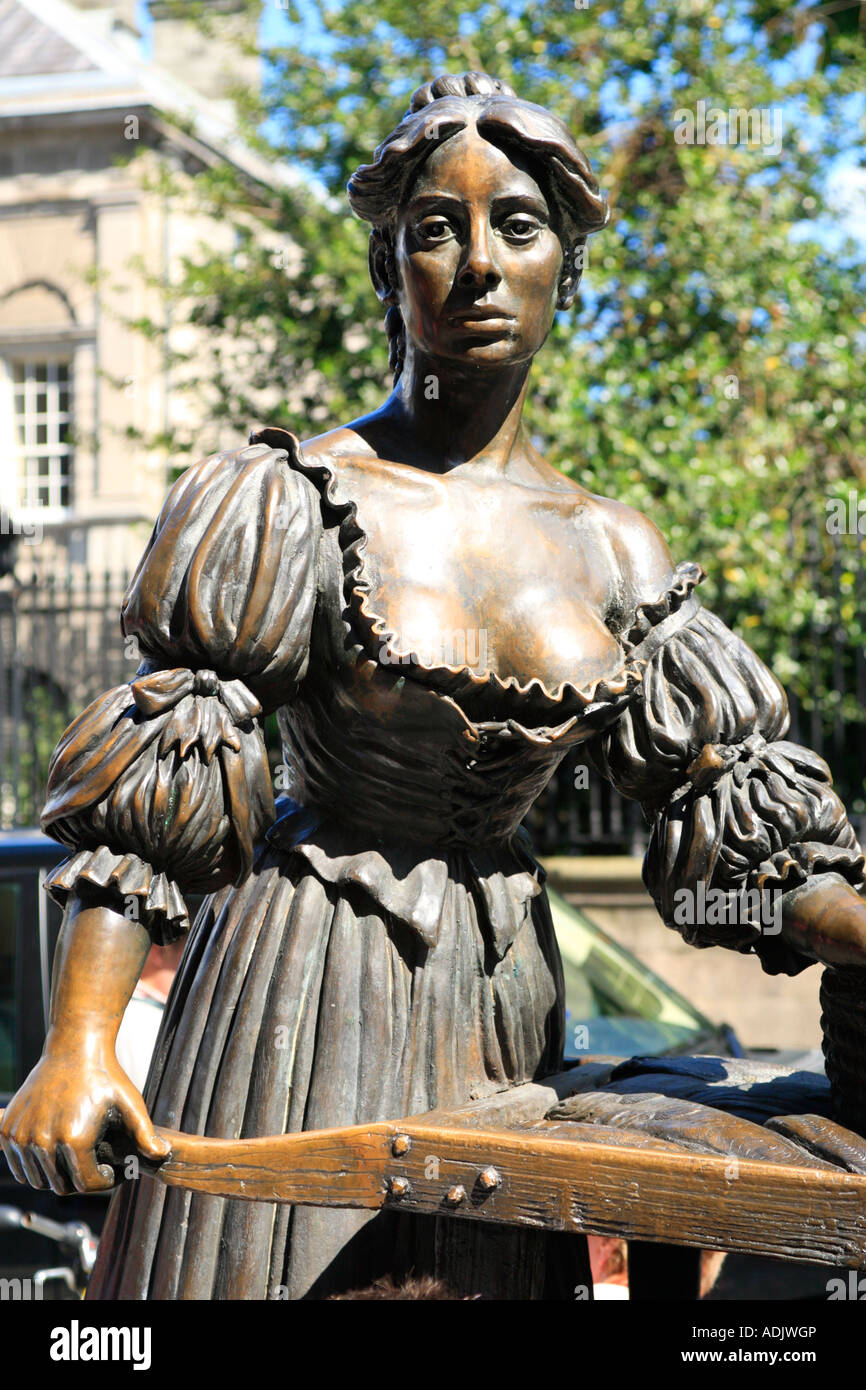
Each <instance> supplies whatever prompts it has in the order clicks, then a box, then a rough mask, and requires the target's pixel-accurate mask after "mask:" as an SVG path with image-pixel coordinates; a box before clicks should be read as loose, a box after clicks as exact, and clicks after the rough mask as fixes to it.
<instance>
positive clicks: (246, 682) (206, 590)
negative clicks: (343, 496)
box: [42, 436, 321, 942]
mask: <svg viewBox="0 0 866 1390" xmlns="http://www.w3.org/2000/svg"><path fill="white" fill-rule="evenodd" d="M287 439H289V440H290V447H291V448H295V447H297V446H296V441H295V440H294V438H293V437H292V436H287ZM320 532H321V521H320V512H319V507H318V499H317V495H316V493H315V490H314V488H313V486H312V484H311V483H310V482H309V481H308V480H307V479H306V478H305V477H304V476H303V475H302V474H300V473H298V472H296V471H295V470H294V469H293V468H292V467H291V462H290V458H289V454H288V452H287V451H286V450H285V449H282V450H275V449H271V448H268V447H267V446H266V445H264V444H258V445H254V446H251V447H249V448H246V449H242V450H240V451H238V452H236V453H231V454H215V455H213V456H212V457H210V458H207V459H204V460H203V461H202V462H200V463H197V464H195V465H194V466H193V467H192V468H190V469H188V470H187V471H186V472H185V473H184V474H183V475H182V476H181V477H180V478H179V479H178V481H177V482H176V483H175V485H174V486H173V488H172V489H171V492H170V493H169V496H168V498H167V500H166V503H165V506H164V507H163V509H162V512H161V513H160V516H159V518H158V520H157V523H156V526H155V527H154V530H153V534H152V536H151V539H150V542H149V544H148V546H147V549H146V551H145V553H144V556H143V558H142V560H141V562H140V564H139V566H138V568H137V570H136V572H135V575H134V576H133V579H132V582H131V584H130V587H129V590H128V591H127V594H126V596H125V599H124V603H123V609H122V627H123V632H124V634H125V635H126V637H127V639H128V640H129V639H134V641H135V643H136V644H137V649H138V653H139V654H140V656H141V659H142V660H141V665H140V666H139V669H138V671H137V673H136V676H135V678H134V679H133V680H132V681H131V683H130V684H129V685H122V686H118V687H117V688H115V689H113V690H110V691H108V692H107V693H106V694H105V695H102V696H100V697H99V699H97V700H94V702H93V703H92V704H91V705H90V706H89V707H88V708H87V709H86V710H85V711H84V713H83V714H81V715H80V716H79V718H78V719H76V720H75V722H74V723H73V724H72V725H70V727H69V728H68V729H67V731H66V733H65V734H64V735H63V737H62V738H61V740H60V743H59V744H58V746H57V748H56V750H55V752H54V755H53V757H52V760H51V765H50V768H49V776H48V795H47V801H46V805H45V809H44V812H43V816H42V825H43V828H44V829H45V831H46V832H47V833H48V834H49V835H52V836H53V837H54V838H55V839H57V840H59V841H60V842H61V843H62V844H64V845H66V846H68V847H69V848H70V849H71V850H72V851H73V853H72V855H71V857H70V858H69V859H67V860H66V861H65V863H64V864H62V865H61V866H60V867H59V869H58V870H57V871H55V873H54V874H53V875H52V877H51V879H50V880H49V883H48V885H47V886H48V889H49V892H51V893H52V895H53V896H54V897H55V899H56V900H57V901H59V902H60V903H61V904H63V903H65V901H66V899H67V898H68V896H69V895H70V894H71V893H73V892H75V893H78V894H79V896H88V897H90V898H93V897H95V898H96V899H97V900H98V901H103V902H106V903H110V904H111V905H112V906H114V907H116V908H118V910H121V911H124V912H125V914H126V915H127V916H129V917H134V918H135V919H136V920H140V921H142V922H143V923H144V924H145V925H146V926H147V928H148V930H150V932H151V934H152V935H153V937H154V939H155V940H156V941H159V942H166V941H169V940H172V939H173V938H174V937H176V936H177V935H178V934H179V933H180V932H182V931H184V930H185V929H186V928H187V927H188V925H189V921H188V917H187V912H186V906H185V903H184V899H183V893H184V891H186V892H199V893H202V892H213V891H215V890H216V889H218V888H220V887H223V886H225V885H226V884H229V883H238V882H240V881H242V880H243V878H244V877H245V876H246V875H247V874H248V873H249V870H250V868H251V865H252V859H253V852H254V848H255V845H256V843H257V842H258V841H259V840H260V839H261V838H262V836H263V835H264V832H265V831H266V830H267V828H268V827H269V825H270V824H271V823H272V821H273V819H274V800H273V788H272V785H271V779H270V773H269V768H268V760H267V754H266V750H265V745H264V739H263V736H262V728H261V716H262V715H263V714H264V713H267V712H268V711H270V710H272V709H274V708H276V707H277V706H279V705H280V704H284V703H286V702H288V701H290V700H291V698H292V697H293V695H294V693H295V691H296V689H297V685H298V683H299V682H300V681H301V680H302V679H303V677H304V674H305V672H306V667H307V662H308V658H309V645H310V629H311V624H312V617H313V611H314V607H315V601H316V593H317V584H316V556H317V547H318V540H319V535H320Z"/></svg>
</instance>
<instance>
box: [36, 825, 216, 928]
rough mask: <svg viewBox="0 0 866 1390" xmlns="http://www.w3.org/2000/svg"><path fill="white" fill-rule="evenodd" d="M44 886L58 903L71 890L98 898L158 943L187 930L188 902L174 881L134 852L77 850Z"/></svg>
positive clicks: (64, 904) (87, 896)
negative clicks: (144, 930) (135, 923)
mask: <svg viewBox="0 0 866 1390" xmlns="http://www.w3.org/2000/svg"><path fill="white" fill-rule="evenodd" d="M45 888H46V891H47V892H48V893H50V894H51V897H52V898H53V899H54V901H55V902H56V903H58V904H59V905H60V907H65V906H66V903H67V901H68V899H69V897H70V895H72V894H75V895H77V896H78V897H81V898H89V899H92V898H96V899H97V900H98V901H100V902H102V903H104V905H105V906H106V907H113V908H114V909H115V911H117V912H121V913H122V914H123V916H125V917H128V918H129V920H130V921H134V922H140V923H141V924H142V926H143V927H144V928H145V929H146V930H147V931H148V932H149V933H150V935H151V937H152V938H153V941H154V942H155V944H156V945H158V946H167V945H169V943H170V942H172V941H175V940H177V938H178V937H179V936H182V935H183V934H184V932H186V931H188V930H189V916H188V914H187V910H186V904H185V902H184V900H183V895H182V893H181V891H180V889H179V888H178V886H177V884H176V883H175V882H174V880H173V879H172V878H170V877H169V876H168V874H165V873H160V872H157V870H155V869H154V868H152V866H151V865H150V864H148V863H147V862H146V861H145V860H144V859H140V858H139V857H138V855H137V854H115V852H114V850H112V849H109V847H108V846H107V845H100V846H99V848H98V849H83V850H79V851H78V853H77V854H73V855H71V856H70V858H69V859H65V860H64V861H63V863H62V864H60V865H59V866H58V867H57V868H56V869H55V870H54V872H53V873H52V874H51V875H50V876H49V877H48V878H47V879H46V881H45Z"/></svg>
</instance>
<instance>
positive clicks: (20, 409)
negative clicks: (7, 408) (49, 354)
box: [9, 360, 73, 509]
mask: <svg viewBox="0 0 866 1390" xmlns="http://www.w3.org/2000/svg"><path fill="white" fill-rule="evenodd" d="M9 365H10V368H11V376H12V392H13V418H14V429H15V455H16V463H17V469H16V472H17V494H18V495H17V498H16V502H17V505H18V506H19V507H22V508H23V507H26V508H33V507H50V508H52V509H54V508H66V507H69V506H70V505H71V502H72V496H71V489H72V461H73V449H72V443H71V434H72V364H71V363H70V362H69V361H65V362H64V361H60V360H54V361H48V362H38V361H32V362H31V361H18V362H15V361H13V362H11V363H10V364H9Z"/></svg>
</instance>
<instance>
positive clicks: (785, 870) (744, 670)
mask: <svg viewBox="0 0 866 1390" xmlns="http://www.w3.org/2000/svg"><path fill="white" fill-rule="evenodd" d="M692 601H693V602H694V600H692ZM654 609H655V610H656V611H657V613H658V616H659V617H660V618H661V620H662V623H663V622H664V613H665V612H666V611H667V608H666V605H665V601H664V600H662V601H660V603H659V604H658V605H642V607H641V610H639V613H638V620H637V622H636V625H635V628H634V630H633V631H632V633H631V638H632V641H631V643H630V644H629V645H630V646H631V648H632V653H631V654H632V655H633V656H639V655H641V652H642V649H645V644H646V643H647V642H649V643H650V644H652V636H653V626H652V618H653V617H654V616H655V615H654V612H653V610H654ZM648 611H649V614H650V618H649V620H648ZM659 631H660V632H661V631H663V628H662V627H661V626H660V627H659ZM788 725H789V713H788V703H787V700H786V697H785V693H784V691H783V690H782V688H781V686H780V685H779V683H778V681H777V680H776V679H775V677H774V676H773V675H772V674H771V673H770V671H768V669H767V667H766V666H765V665H764V664H763V662H762V661H761V660H760V659H759V658H758V657H757V656H756V655H755V653H754V652H753V651H752V650H751V648H750V647H748V646H747V645H746V643H745V642H743V641H742V640H741V639H740V638H739V637H737V636H736V635H735V634H734V633H733V632H731V631H730V630H729V629H728V628H727V627H726V626H725V625H724V623H723V622H721V621H720V619H719V618H717V617H716V616H715V615H714V614H713V613H710V612H708V611H707V610H706V609H703V608H700V607H697V608H696V610H695V611H694V612H693V613H692V615H691V616H690V618H689V620H688V621H686V622H684V623H681V624H680V625H679V626H677V628H676V630H675V631H673V632H672V634H671V635H670V636H668V637H666V638H665V640H663V641H661V642H660V643H658V644H657V645H656V648H655V650H654V651H653V652H652V654H651V655H650V656H649V658H648V660H647V665H646V669H645V671H644V677H643V682H642V684H641V685H640V686H639V687H638V689H637V691H636V693H635V697H634V698H633V700H632V701H631V703H630V704H629V706H628V707H627V709H626V711H625V712H624V714H623V715H622V716H621V718H620V719H619V720H618V722H617V723H616V724H615V725H614V726H613V727H612V728H611V729H610V730H608V731H607V732H606V733H605V734H603V735H600V736H599V737H598V738H597V739H595V740H594V741H593V744H592V745H591V746H590V747H589V749H588V751H589V756H590V758H591V759H592V761H593V762H594V764H595V766H596V767H597V768H598V770H599V771H601V772H602V773H603V774H604V775H605V776H606V777H607V778H608V779H609V780H610V781H611V782H612V783H613V784H614V786H616V787H617V788H618V789H619V790H620V791H621V792H622V793H623V794H624V795H626V796H628V797H631V798H634V799H636V800H638V801H640V802H641V804H642V806H643V808H644V811H645V813H646V815H647V817H648V820H649V822H650V825H651V827H652V829H651V834H650V842H649V847H648V850H647V854H646V858H645V860H644V869H643V876H644V882H645V883H646V885H647V888H648V889H649V891H650V893H651V895H652V897H653V900H654V902H655V904H656V907H657V908H658V911H659V913H660V915H661V917H662V918H663V920H664V921H665V923H666V924H667V925H668V926H670V927H673V928H674V929H675V930H677V931H679V932H680V933H681V934H682V936H683V937H684V938H685V939H686V940H687V941H689V942H690V943H691V944H692V945H695V946H714V945H720V946H727V947H729V948H730V949H733V950H736V951H741V952H752V951H753V952H754V953H755V954H757V955H758V956H759V957H760V959H761V963H762V966H763V968H764V970H765V971H767V973H768V974H782V973H784V974H791V975H793V974H797V973H799V971H800V970H803V969H805V967H806V966H807V965H808V964H809V963H810V961H809V960H808V959H806V958H805V957H804V956H801V955H799V954H798V953H797V952H795V951H794V950H792V949H791V948H789V947H788V946H787V945H786V944H785V943H784V942H783V941H782V940H781V939H780V936H779V932H780V929H781V915H780V911H779V907H780V904H781V895H782V894H784V893H786V892H788V891H789V890H790V889H792V888H795V887H797V886H798V885H800V884H802V883H804V882H805V881H806V880H807V879H808V878H810V877H811V876H812V875H814V874H820V873H826V872H833V873H836V874H840V875H841V876H842V877H843V878H845V879H847V880H848V882H850V883H852V884H854V885H855V886H859V884H860V883H862V881H863V868H864V859H863V854H862V851H861V849H860V846H859V844H858V843H857V839H856V836H855V834H854V831H853V829H852V827H851V824H850V822H849V820H848V817H847V815H846V812H845V807H844V806H843V804H842V802H841V801H840V800H839V798H838V796H837V795H836V793H835V792H834V791H833V787H832V778H831V776H830V770H829V768H828V767H827V764H826V763H825V762H824V761H823V759H821V758H819V757H818V756H817V754H815V753H812V752H810V751H809V750H808V749H806V748H801V747H800V746H799V745H797V744H794V743H790V742H788V741H787V740H786V739H785V737H784V735H785V734H786V733H787V730H788ZM754 890H758V892H757V893H755V892H754ZM771 906H772V907H773V909H774V910H773V911H772V912H771V911H769V910H768V909H769V908H770V907H771Z"/></svg>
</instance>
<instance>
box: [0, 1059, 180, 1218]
mask: <svg viewBox="0 0 866 1390" xmlns="http://www.w3.org/2000/svg"><path fill="white" fill-rule="evenodd" d="M109 1126H111V1127H113V1128H120V1129H122V1130H125V1131H126V1133H127V1134H128V1135H129V1137H130V1138H131V1139H132V1141H133V1143H134V1145H135V1147H136V1148H137V1149H138V1151H139V1153H140V1154H142V1156H143V1157H145V1158H149V1159H152V1160H154V1161H155V1162H159V1161H160V1160H161V1159H164V1158H165V1157H166V1156H167V1155H168V1153H169V1151H170V1145H169V1144H168V1143H167V1142H166V1141H165V1140H164V1139H161V1138H160V1137H159V1136H158V1135H157V1133H156V1131H155V1130H154V1128H153V1125H152V1123H151V1120H150V1116H149V1115H148V1113H147V1108H146V1107H145V1104H144V1101H143V1099H142V1097H141V1095H140V1094H139V1092H138V1091H137V1090H136V1088H135V1086H133V1084H132V1082H131V1081H130V1079H129V1077H128V1076H127V1075H126V1073H125V1072H124V1071H123V1070H122V1069H121V1067H120V1065H119V1064H118V1062H117V1058H116V1057H115V1055H114V1045H113V1042H112V1041H110V1040H108V1039H103V1040H99V1039H94V1038H93V1037H91V1038H89V1039H88V1046H87V1050H86V1051H85V1050H84V1049H82V1048H78V1049H75V1050H68V1049H65V1048H59V1047H54V1048H51V1047H50V1046H49V1045H46V1051H45V1053H44V1055H43V1057H42V1060H41V1061H40V1062H39V1063H38V1064H37V1066H35V1067H34V1069H33V1071H32V1072H31V1073H30V1075H29V1076H28V1078H27V1080H26V1081H25V1082H24V1084H23V1086H22V1087H21V1089H20V1090H19V1091H18V1092H17V1094H16V1095H15V1096H14V1097H13V1099H12V1100H11V1101H10V1103H9V1105H8V1107H7V1109H6V1111H5V1113H4V1115H3V1119H2V1123H0V1146H2V1149H3V1153H4V1154H5V1156H6V1161H7V1163H8V1164H9V1167H10V1169H11V1172H12V1176H13V1177H14V1178H16V1179H17V1181H18V1182H21V1183H29V1184H30V1186H31V1187H41V1188H44V1187H50V1188H52V1189H53V1191H54V1192H57V1193H60V1194H66V1193H69V1192H71V1191H72V1188H73V1186H74V1187H75V1188H76V1189H77V1190H78V1191H79V1192H101V1191H104V1190H105V1189H106V1188H110V1187H113V1186H114V1182H115V1177H114V1170H113V1169H112V1168H111V1167H110V1166H109V1165H108V1164H105V1163H100V1162H99V1161H98V1159H97V1155H96V1148H97V1145H98V1144H99V1142H100V1140H101V1139H102V1137H103V1135H104V1134H105V1131H106V1130H107V1129H108V1127H109ZM70 1179H71V1181H70Z"/></svg>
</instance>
